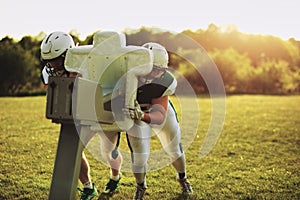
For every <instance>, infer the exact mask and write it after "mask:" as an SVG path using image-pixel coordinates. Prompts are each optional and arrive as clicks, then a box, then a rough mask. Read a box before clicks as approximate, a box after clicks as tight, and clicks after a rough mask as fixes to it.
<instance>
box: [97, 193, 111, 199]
mask: <svg viewBox="0 0 300 200" xmlns="http://www.w3.org/2000/svg"><path fill="white" fill-rule="evenodd" d="M112 196H113V195H112V194H105V193H101V194H100V196H99V198H98V200H108V199H112Z"/></svg>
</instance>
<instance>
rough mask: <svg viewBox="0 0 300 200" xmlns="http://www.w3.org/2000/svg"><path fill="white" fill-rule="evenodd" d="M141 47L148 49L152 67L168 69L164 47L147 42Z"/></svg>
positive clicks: (167, 57)
mask: <svg viewBox="0 0 300 200" xmlns="http://www.w3.org/2000/svg"><path fill="white" fill-rule="evenodd" d="M143 47H145V48H147V49H150V51H152V54H153V65H154V66H156V67H159V68H163V69H166V68H168V62H169V56H168V52H167V50H166V48H165V47H163V46H162V45H160V44H158V43H154V42H148V43H146V44H144V45H143Z"/></svg>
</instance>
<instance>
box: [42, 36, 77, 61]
mask: <svg viewBox="0 0 300 200" xmlns="http://www.w3.org/2000/svg"><path fill="white" fill-rule="evenodd" d="M74 46H75V45H74V41H73V38H72V37H71V36H70V35H69V34H67V33H64V32H60V31H56V32H53V33H51V34H49V35H48V36H47V37H45V38H44V40H43V41H42V44H41V58H42V59H43V60H51V59H54V58H58V57H59V56H61V55H62V54H64V53H65V52H66V51H67V50H68V49H70V48H72V47H74Z"/></svg>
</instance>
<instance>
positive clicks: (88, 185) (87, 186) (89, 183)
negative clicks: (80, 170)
mask: <svg viewBox="0 0 300 200" xmlns="http://www.w3.org/2000/svg"><path fill="white" fill-rule="evenodd" d="M83 188H89V189H93V183H92V182H90V181H89V182H86V183H84V184H83Z"/></svg>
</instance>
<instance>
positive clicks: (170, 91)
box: [162, 73, 177, 96]
mask: <svg viewBox="0 0 300 200" xmlns="http://www.w3.org/2000/svg"><path fill="white" fill-rule="evenodd" d="M168 75H169V76H170V77H171V79H172V82H171V83H170V84H169V85H168V87H167V89H166V90H165V92H164V93H163V95H162V96H170V95H173V94H174V93H175V90H176V87H177V80H176V78H175V77H174V75H173V74H171V73H168Z"/></svg>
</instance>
